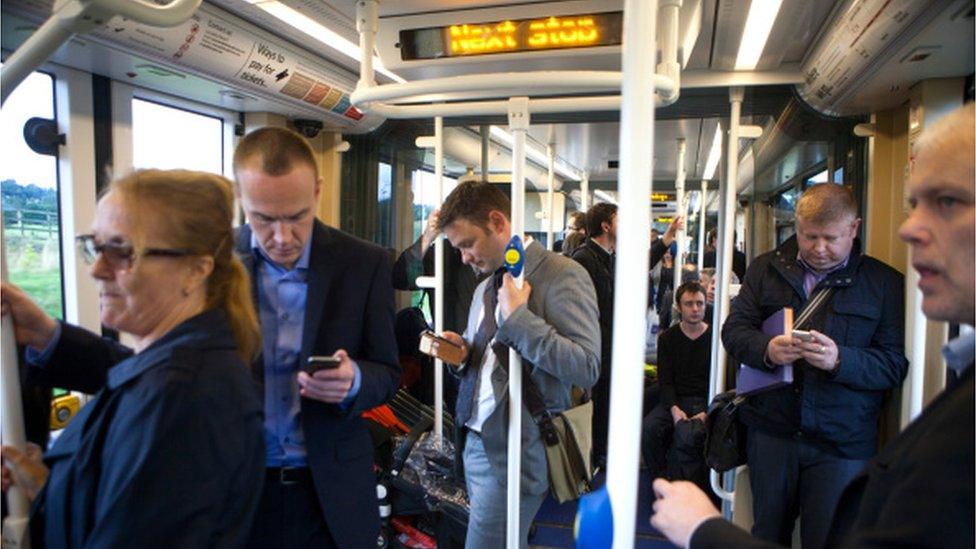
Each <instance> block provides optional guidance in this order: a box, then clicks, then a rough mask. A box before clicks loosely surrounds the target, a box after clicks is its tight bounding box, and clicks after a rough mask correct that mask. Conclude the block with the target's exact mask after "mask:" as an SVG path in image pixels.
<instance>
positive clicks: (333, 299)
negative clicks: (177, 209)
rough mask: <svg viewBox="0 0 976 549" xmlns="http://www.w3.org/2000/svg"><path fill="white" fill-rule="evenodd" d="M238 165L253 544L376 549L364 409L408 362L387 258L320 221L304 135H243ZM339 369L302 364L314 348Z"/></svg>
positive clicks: (382, 395)
mask: <svg viewBox="0 0 976 549" xmlns="http://www.w3.org/2000/svg"><path fill="white" fill-rule="evenodd" d="M234 172H235V175H236V177H237V191H238V193H239V198H240V203H241V207H242V208H243V210H244V214H245V215H246V216H247V220H248V224H247V225H244V226H243V227H241V229H240V232H239V233H238V235H237V252H238V254H240V256H241V258H242V259H243V261H244V264H245V266H246V267H247V269H248V271H249V272H250V273H251V276H252V279H253V284H254V287H253V291H254V298H255V303H256V305H257V308H258V312H259V317H260V321H261V332H262V334H263V336H264V349H263V351H264V354H263V356H262V357H261V359H259V360H258V361H256V362H255V364H254V370H255V377H256V379H257V381H258V382H259V383H260V384H261V386H262V387H263V391H264V393H263V394H264V409H265V421H264V427H265V441H266V444H267V460H266V466H267V470H266V476H265V485H264V493H263V495H262V498H261V505H260V507H259V508H258V514H257V517H256V520H255V523H254V528H253V530H252V532H251V539H250V546H251V547H254V548H262V549H265V548H282V549H285V548H295V547H316V548H323V547H326V548H327V547H342V548H346V547H372V546H374V545H375V543H376V539H377V536H378V535H379V528H380V518H379V511H378V509H377V502H376V496H375V493H376V476H375V474H374V473H373V446H372V442H371V441H370V438H369V433H368V431H367V430H366V427H365V425H364V423H363V421H362V420H361V419H360V417H359V416H360V414H361V413H362V412H363V411H365V410H368V409H370V408H373V407H375V406H378V405H380V404H383V403H384V402H386V401H387V400H389V399H390V398H391V397H392V396H393V394H394V393H395V391H396V389H397V384H398V381H399V377H400V368H399V365H398V363H397V348H396V340H395V337H394V334H393V288H392V286H391V270H390V260H389V255H388V254H387V252H386V251H385V250H383V249H382V248H380V247H378V246H375V245H373V244H370V243H368V242H365V241H362V240H359V239H357V238H355V237H352V236H350V235H348V234H346V233H343V232H341V231H339V230H336V229H334V228H332V227H328V226H326V225H325V224H323V223H322V222H321V221H318V220H317V219H316V218H315V211H316V209H317V206H318V198H319V191H320V189H321V180H320V179H319V176H318V172H317V170H316V165H315V159H314V157H313V154H312V150H311V148H310V147H309V146H308V144H307V143H306V142H305V141H304V140H303V139H302V138H301V136H299V135H298V134H296V133H294V132H292V131H290V130H286V129H283V128H262V129H259V130H256V131H254V132H251V133H250V134H248V135H247V136H245V137H244V139H242V140H241V142H240V144H239V145H238V147H237V151H236V152H235V153H234ZM313 355H334V356H335V357H337V358H339V359H341V363H340V365H339V367H338V368H335V369H331V370H328V369H326V370H319V371H318V372H315V373H314V374H313V375H309V374H308V373H306V372H304V371H302V367H303V366H304V365H305V363H306V361H307V359H308V357H310V356H313Z"/></svg>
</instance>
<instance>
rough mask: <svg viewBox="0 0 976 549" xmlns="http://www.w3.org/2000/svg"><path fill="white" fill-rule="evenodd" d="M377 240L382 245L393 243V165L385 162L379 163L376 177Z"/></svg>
mask: <svg viewBox="0 0 976 549" xmlns="http://www.w3.org/2000/svg"><path fill="white" fill-rule="evenodd" d="M376 200H377V202H378V206H377V209H378V211H377V216H376V217H377V220H378V222H379V230H378V231H377V235H376V236H377V242H379V243H381V244H382V245H384V246H390V245H392V244H393V227H392V225H393V216H392V214H391V210H392V208H393V167H392V166H390V165H389V164H387V163H385V162H380V163H379V177H377V178H376Z"/></svg>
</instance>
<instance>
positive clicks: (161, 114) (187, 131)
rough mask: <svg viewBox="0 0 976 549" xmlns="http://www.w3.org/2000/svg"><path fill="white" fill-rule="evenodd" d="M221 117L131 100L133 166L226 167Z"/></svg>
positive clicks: (213, 170)
mask: <svg viewBox="0 0 976 549" xmlns="http://www.w3.org/2000/svg"><path fill="white" fill-rule="evenodd" d="M223 125H224V122H223V120H221V119H220V118H216V117H213V116H207V115H204V114H198V113H195V112H190V111H187V110H183V109H178V108H175V107H168V106H166V105H160V104H159V103H153V102H150V101H145V100H142V99H133V100H132V166H133V167H134V168H136V169H139V168H159V169H162V170H172V169H183V170H200V171H204V172H211V173H217V174H222V173H223V171H224V157H223V155H224V131H223Z"/></svg>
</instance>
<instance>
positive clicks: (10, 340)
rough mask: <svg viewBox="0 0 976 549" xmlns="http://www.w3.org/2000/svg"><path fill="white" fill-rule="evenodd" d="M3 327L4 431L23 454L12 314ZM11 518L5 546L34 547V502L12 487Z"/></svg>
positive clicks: (2, 257)
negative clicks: (29, 525)
mask: <svg viewBox="0 0 976 549" xmlns="http://www.w3.org/2000/svg"><path fill="white" fill-rule="evenodd" d="M0 242H6V239H5V238H3V213H2V212H0ZM0 277H2V278H3V281H4V282H7V280H9V277H8V274H7V252H6V248H4V249H2V250H0ZM2 323H3V328H2V330H0V332H2V333H0V338H2V349H0V353H2V355H0V368H2V373H3V377H2V378H0V398H2V399H3V402H2V403H0V407H2V410H3V420H2V429H3V431H2V432H0V435H2V437H3V444H4V445H5V446H13V447H14V448H17V449H18V450H20V451H22V452H26V451H27V434H26V429H25V427H24V407H23V404H22V402H21V396H20V369H19V368H18V367H17V341H16V339H15V338H14V323H13V320H12V318H11V315H5V316H4V317H3V321H2ZM4 497H6V498H7V507H8V515H7V517H5V518H4V520H3V547H4V548H7V547H11V548H24V547H30V540H29V530H28V528H27V523H28V515H29V513H30V503H29V502H28V501H27V497H26V496H25V495H24V493H23V491H21V490H20V489H19V488H17V487H16V486H11V487H10V488H9V489H8V490H7V493H6V494H4Z"/></svg>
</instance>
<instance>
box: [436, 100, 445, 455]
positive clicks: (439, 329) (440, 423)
mask: <svg viewBox="0 0 976 549" xmlns="http://www.w3.org/2000/svg"><path fill="white" fill-rule="evenodd" d="M434 179H435V180H436V181H437V207H438V208H440V207H441V204H443V203H444V119H443V118H441V117H440V116H438V117H436V118H434ZM434 296H435V297H436V299H435V300H434V332H435V333H438V334H442V333H444V301H445V296H444V238H443V237H441V236H440V235H438V236H437V238H435V239H434ZM443 434H444V361H443V360H441V359H439V358H436V359H434V442H435V443H436V444H438V445H440V443H441V440H442V437H443Z"/></svg>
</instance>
